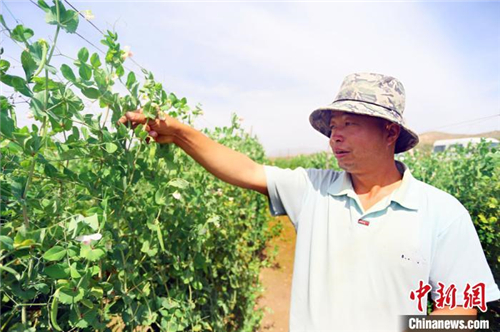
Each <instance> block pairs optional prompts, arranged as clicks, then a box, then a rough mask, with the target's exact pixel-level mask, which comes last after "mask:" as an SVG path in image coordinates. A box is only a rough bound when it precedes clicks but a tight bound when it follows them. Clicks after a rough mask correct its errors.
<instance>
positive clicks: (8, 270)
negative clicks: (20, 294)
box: [0, 265, 21, 280]
mask: <svg viewBox="0 0 500 332" xmlns="http://www.w3.org/2000/svg"><path fill="white" fill-rule="evenodd" d="M0 270H2V271H5V272H9V273H10V274H12V275H14V277H16V279H17V280H20V279H21V276H20V275H19V273H17V271H16V270H14V269H13V268H11V267H8V266H3V265H0Z"/></svg>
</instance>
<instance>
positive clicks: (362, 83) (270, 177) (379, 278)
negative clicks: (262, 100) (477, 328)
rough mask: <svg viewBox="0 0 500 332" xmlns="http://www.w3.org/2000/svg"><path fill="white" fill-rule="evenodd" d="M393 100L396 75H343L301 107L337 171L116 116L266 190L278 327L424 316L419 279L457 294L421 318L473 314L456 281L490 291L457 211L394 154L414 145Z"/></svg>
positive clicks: (335, 327) (226, 176)
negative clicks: (308, 110) (333, 91)
mask: <svg viewBox="0 0 500 332" xmlns="http://www.w3.org/2000/svg"><path fill="white" fill-rule="evenodd" d="M404 103H405V95H404V89H403V85H402V84H401V83H400V82H399V81H398V80H397V79H395V78H393V77H389V76H384V75H380V74H373V73H361V74H352V75H349V76H347V77H346V78H345V80H344V82H343V84H342V86H341V88H340V92H339V94H338V95H337V97H336V99H335V101H334V102H333V103H332V104H330V105H328V106H327V107H324V108H320V109H318V110H316V111H314V112H313V113H312V114H311V116H310V118H309V120H310V122H311V124H312V126H313V127H314V128H315V129H316V130H318V131H319V132H321V133H322V134H324V135H325V136H327V137H329V138H330V145H331V148H332V151H333V153H334V154H335V157H336V159H337V161H338V164H339V166H340V167H341V168H342V169H343V170H344V172H336V171H333V170H319V169H307V170H306V169H303V168H298V169H295V170H290V169H280V168H277V167H273V166H264V165H259V164H257V163H255V162H253V161H252V160H250V159H249V158H248V157H246V156H245V155H243V154H240V153H238V152H235V151H233V150H231V149H229V148H226V147H224V146H222V145H220V144H218V143H216V142H214V141H212V140H210V139H209V138H207V137H206V136H204V135H203V134H201V133H200V132H198V131H196V130H195V129H193V128H190V127H188V126H186V125H183V124H181V123H180V122H178V121H177V120H175V119H173V118H171V117H167V118H166V120H165V121H161V120H155V121H146V120H145V119H144V116H142V114H140V112H135V113H127V115H126V117H124V118H122V119H121V121H122V122H123V123H125V122H128V121H130V122H132V123H133V124H137V123H143V124H146V123H147V130H148V131H149V134H150V136H151V137H153V138H154V139H155V140H156V142H158V143H174V144H176V145H178V146H179V147H181V148H182V149H183V150H184V151H185V152H186V153H188V154H189V155H190V156H192V157H193V158H194V159H195V160H196V161H197V162H198V163H200V164H201V165H202V166H203V167H205V168H206V169H207V170H208V171H209V172H211V173H212V174H213V175H215V176H216V177H218V178H220V179H221V180H223V181H226V182H228V183H231V184H234V185H237V186H240V187H243V188H248V189H252V190H256V191H258V192H260V193H262V194H264V195H267V196H268V197H269V202H270V210H271V213H272V214H273V215H284V214H287V215H288V216H289V217H290V220H291V221H292V223H293V225H294V226H295V229H296V230H297V243H296V252H295V266H294V274H293V283H292V303H291V311H290V331H343V330H383V331H388V330H397V329H398V325H399V315H410V314H413V315H414V314H425V310H426V297H425V296H422V294H424V293H425V292H422V291H424V290H428V288H426V286H427V284H430V286H431V287H432V293H431V294H432V297H433V299H434V300H437V299H438V297H439V294H438V292H437V290H438V289H439V288H440V285H444V286H445V287H446V289H453V288H455V289H456V293H457V294H458V295H457V296H456V305H457V307H456V308H454V309H451V308H449V307H448V306H447V305H450V303H445V304H446V305H443V306H442V308H441V309H436V310H434V312H433V314H464V315H475V314H476V309H475V308H470V307H469V306H468V307H467V308H464V307H463V306H464V304H466V303H465V301H464V299H463V297H462V296H461V294H462V293H463V292H464V289H465V288H466V287H467V284H469V286H475V285H481V283H483V284H484V286H485V287H484V295H485V301H486V302H488V301H493V300H496V299H498V298H500V291H499V289H498V287H497V285H496V284H495V282H494V280H493V276H492V274H491V271H490V269H489V267H488V265H487V262H486V259H485V256H484V253H483V251H482V248H481V244H480V242H479V239H478V236H477V234H476V232H475V229H474V226H473V224H472V221H471V219H470V216H469V214H468V212H467V211H466V210H465V208H464V207H463V206H462V205H461V204H460V203H459V202H458V201H457V200H456V199H455V198H454V197H452V196H451V195H449V194H446V193H444V192H442V191H440V190H438V189H436V188H434V187H431V186H429V185H427V184H424V183H422V182H420V181H417V180H416V179H414V178H413V177H412V175H411V173H410V171H409V170H408V169H407V168H406V166H405V165H404V164H402V163H401V162H396V161H395V160H394V154H395V153H400V152H404V151H407V150H409V149H411V148H413V147H414V146H415V145H416V144H417V143H418V136H417V135H416V134H415V133H414V132H413V131H411V130H410V129H409V128H408V127H407V126H406V124H405V122H404V119H403V110H404ZM427 287H428V286H427ZM450 287H451V288H450ZM446 289H445V290H446ZM410 294H411V295H410ZM419 295H420V298H419ZM412 299H413V300H412ZM419 302H420V304H421V306H420V308H419V306H418V303H419ZM422 302H423V304H422Z"/></svg>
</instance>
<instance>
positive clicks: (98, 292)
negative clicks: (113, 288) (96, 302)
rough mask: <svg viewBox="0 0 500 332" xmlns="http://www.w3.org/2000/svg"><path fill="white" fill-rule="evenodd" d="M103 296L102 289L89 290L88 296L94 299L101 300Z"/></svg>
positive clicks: (93, 288)
mask: <svg viewBox="0 0 500 332" xmlns="http://www.w3.org/2000/svg"><path fill="white" fill-rule="evenodd" d="M103 294H104V292H103V290H102V288H98V287H92V288H91V289H90V295H92V296H93V297H95V298H96V299H102V296H103Z"/></svg>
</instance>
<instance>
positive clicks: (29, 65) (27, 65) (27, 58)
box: [21, 51, 38, 81]
mask: <svg viewBox="0 0 500 332" xmlns="http://www.w3.org/2000/svg"><path fill="white" fill-rule="evenodd" d="M21 64H22V65H23V69H24V73H25V74H26V80H28V81H29V80H31V76H33V73H34V72H35V70H36V69H37V68H38V65H37V64H36V62H35V60H33V58H32V57H31V54H29V53H28V52H26V51H23V53H21Z"/></svg>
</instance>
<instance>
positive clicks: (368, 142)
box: [330, 111, 391, 174]
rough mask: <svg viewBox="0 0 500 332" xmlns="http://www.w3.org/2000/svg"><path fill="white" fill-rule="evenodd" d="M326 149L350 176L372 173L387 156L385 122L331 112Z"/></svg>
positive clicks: (370, 117) (369, 117)
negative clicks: (328, 147) (328, 149)
mask: <svg viewBox="0 0 500 332" xmlns="http://www.w3.org/2000/svg"><path fill="white" fill-rule="evenodd" d="M332 113H333V115H332V118H331V120H330V128H331V129H332V133H331V136H330V146H331V148H332V151H333V154H334V155H335V158H336V159H337V161H338V164H339V167H340V168H342V169H343V170H345V171H347V172H349V173H351V174H357V173H358V174H359V173H365V172H370V171H373V169H376V166H377V165H379V163H380V162H385V161H387V158H388V156H390V155H391V154H390V151H389V150H390V149H388V144H387V143H388V140H387V135H388V134H387V133H388V131H387V129H386V124H387V122H386V121H385V120H383V119H379V118H376V117H372V116H367V115H357V114H352V113H346V112H340V111H334V112H332Z"/></svg>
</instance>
